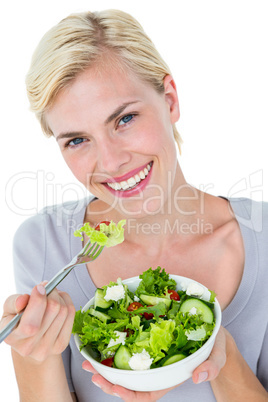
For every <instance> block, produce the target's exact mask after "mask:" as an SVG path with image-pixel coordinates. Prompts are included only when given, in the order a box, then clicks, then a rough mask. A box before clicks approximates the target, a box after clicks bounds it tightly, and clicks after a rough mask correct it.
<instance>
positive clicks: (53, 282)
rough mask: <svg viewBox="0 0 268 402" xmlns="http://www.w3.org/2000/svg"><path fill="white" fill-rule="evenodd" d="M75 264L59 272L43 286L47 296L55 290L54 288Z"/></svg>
mask: <svg viewBox="0 0 268 402" xmlns="http://www.w3.org/2000/svg"><path fill="white" fill-rule="evenodd" d="M75 265H76V264H72V265H68V266H67V267H65V268H63V269H62V270H61V271H59V272H58V273H57V274H56V275H55V276H54V278H52V279H50V281H49V282H48V283H47V284H46V285H45V289H46V294H47V296H48V295H49V294H50V293H51V292H52V290H54V289H55V287H56V286H58V284H59V283H60V282H61V281H62V280H63V279H64V278H65V277H66V276H67V275H68V274H69V273H70V272H71V270H72V269H73V268H74V267H75Z"/></svg>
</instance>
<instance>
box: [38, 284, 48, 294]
mask: <svg viewBox="0 0 268 402" xmlns="http://www.w3.org/2000/svg"><path fill="white" fill-rule="evenodd" d="M36 288H37V290H38V292H39V293H40V295H42V296H44V295H45V294H46V289H45V288H44V286H43V285H37V286H36Z"/></svg>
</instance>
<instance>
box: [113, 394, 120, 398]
mask: <svg viewBox="0 0 268 402" xmlns="http://www.w3.org/2000/svg"><path fill="white" fill-rule="evenodd" d="M113 396H117V397H118V398H121V396H120V395H118V394H113Z"/></svg>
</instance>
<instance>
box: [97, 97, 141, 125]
mask: <svg viewBox="0 0 268 402" xmlns="http://www.w3.org/2000/svg"><path fill="white" fill-rule="evenodd" d="M137 102H139V101H138V100H137V101H132V102H126V103H123V104H122V105H120V106H118V108H116V109H115V111H114V112H113V113H112V114H111V115H110V116H109V117H107V119H106V120H105V122H104V124H106V125H107V124H109V123H111V121H113V120H114V119H116V118H117V117H118V116H119V115H120V114H121V113H122V112H123V111H124V110H125V109H126V108H127V107H128V106H129V105H133V104H134V103H137Z"/></svg>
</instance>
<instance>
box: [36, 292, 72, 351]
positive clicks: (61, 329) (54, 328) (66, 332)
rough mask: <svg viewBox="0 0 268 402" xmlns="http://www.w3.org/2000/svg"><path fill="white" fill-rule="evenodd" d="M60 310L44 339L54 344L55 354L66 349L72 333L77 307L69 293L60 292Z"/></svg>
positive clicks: (47, 342)
mask: <svg viewBox="0 0 268 402" xmlns="http://www.w3.org/2000/svg"><path fill="white" fill-rule="evenodd" d="M58 296H59V301H60V310H59V312H58V314H57V316H56V317H55V319H54V321H53V322H52V324H51V326H50V327H49V329H48V330H47V332H46V333H45V334H44V339H43V341H44V342H45V343H46V344H47V345H48V344H49V343H50V344H51V346H52V349H53V353H54V354H60V353H62V352H63V351H64V349H65V348H66V347H67V345H68V344H69V341H70V337H71V334H72V327H73V321H74V316H75V307H74V305H73V303H72V300H71V298H70V296H69V295H68V294H67V293H63V292H59V294H58Z"/></svg>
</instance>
